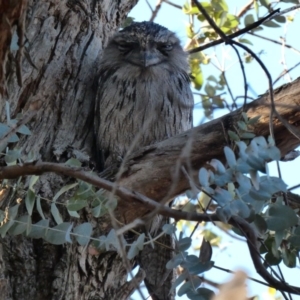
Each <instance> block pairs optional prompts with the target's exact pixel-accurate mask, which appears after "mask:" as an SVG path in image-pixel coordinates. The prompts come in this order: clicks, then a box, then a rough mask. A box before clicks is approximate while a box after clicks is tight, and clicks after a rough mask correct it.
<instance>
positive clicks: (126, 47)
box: [118, 44, 133, 52]
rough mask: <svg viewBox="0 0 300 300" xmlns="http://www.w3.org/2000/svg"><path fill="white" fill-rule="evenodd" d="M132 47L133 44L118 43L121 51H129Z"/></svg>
mask: <svg viewBox="0 0 300 300" xmlns="http://www.w3.org/2000/svg"><path fill="white" fill-rule="evenodd" d="M132 48H133V45H132V44H118V49H119V51H120V52H129V51H130V50H132Z"/></svg>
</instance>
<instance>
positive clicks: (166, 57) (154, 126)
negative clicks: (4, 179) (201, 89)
mask: <svg viewBox="0 0 300 300" xmlns="http://www.w3.org/2000/svg"><path fill="white" fill-rule="evenodd" d="M193 105H194V100H193V94H192V91H191V88H190V77H189V67H188V60H187V55H186V53H185V52H184V50H183V48H182V46H181V45H180V40H179V38H178V37H177V36H176V34H175V33H174V32H172V31H170V30H169V29H167V28H165V27H163V26H161V25H159V24H156V23H153V22H147V21H144V22H133V23H132V24H130V25H129V26H127V27H125V28H123V29H121V30H120V31H118V32H117V33H116V34H115V35H113V37H112V38H111V39H110V40H109V42H108V44H107V47H106V48H105V49H104V51H103V55H102V58H101V61H100V72H99V81H98V85H97V92H96V103H95V121H94V128H95V139H96V151H97V155H98V160H99V168H102V169H103V170H105V169H106V168H109V167H110V166H111V165H113V164H116V163H120V162H122V161H123V160H124V159H125V158H126V156H127V155H129V154H130V153H132V152H133V151H135V150H137V149H140V148H142V147H144V146H149V145H152V144H155V143H158V142H160V141H162V140H165V139H168V138H170V137H172V136H175V135H177V134H179V133H182V132H184V131H186V130H188V129H190V128H191V127H192V122H193V117H192V114H193ZM157 219H158V220H159V221H157ZM167 221H168V220H166V219H165V218H163V217H158V218H156V224H158V227H159V228H158V229H157V227H156V229H154V231H155V233H156V234H157V233H158V232H161V227H162V226H163V224H164V222H167ZM166 239H168V238H166V237H164V241H166ZM169 243H172V241H171V240H170V239H169ZM146 249H148V250H145V252H144V253H143V251H144V250H143V251H142V254H141V255H140V265H141V266H142V267H143V268H144V269H147V268H148V267H149V266H147V265H148V264H149V261H150V262H151V260H152V258H153V259H154V260H157V259H158V258H161V257H162V255H160V254H159V251H160V250H161V249H157V252H156V253H155V251H154V250H153V249H152V250H151V249H150V248H147V247H146ZM147 251H148V252H147ZM169 254H170V253H169ZM169 254H167V255H166V258H169V259H170V258H171V256H170V255H169ZM165 263H166V262H164V266H163V267H164V269H165ZM151 265H152V266H154V265H155V266H157V264H155V262H154V261H152V264H151ZM148 271H149V272H148V273H149V274H147V270H146V278H145V284H146V286H147V288H148V291H149V293H150V294H151V296H152V299H158V300H163V299H172V297H171V296H170V294H168V293H169V290H168V289H170V286H171V285H170V284H169V285H167V284H166V285H163V284H162V281H161V280H162V278H161V277H166V276H165V275H161V276H159V275H158V272H156V273H155V270H154V271H153V268H152V270H151V268H150V269H149V270H148ZM161 273H162V272H161ZM172 276H173V275H172V274H170V276H169V277H168V276H167V277H168V278H169V279H170V278H171V277H172ZM166 286H167V288H166ZM162 288H163V289H164V290H163V291H162V290H161V289H162Z"/></svg>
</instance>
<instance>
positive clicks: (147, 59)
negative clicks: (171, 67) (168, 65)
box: [128, 48, 160, 68]
mask: <svg viewBox="0 0 300 300" xmlns="http://www.w3.org/2000/svg"><path fill="white" fill-rule="evenodd" d="M128 60H129V61H130V62H131V63H133V64H135V65H138V66H141V67H143V68H148V67H150V66H154V65H156V64H158V63H160V58H159V56H158V55H157V53H156V52H155V50H153V49H147V48H146V49H143V50H138V51H136V52H132V53H131V54H130V56H129V57H128Z"/></svg>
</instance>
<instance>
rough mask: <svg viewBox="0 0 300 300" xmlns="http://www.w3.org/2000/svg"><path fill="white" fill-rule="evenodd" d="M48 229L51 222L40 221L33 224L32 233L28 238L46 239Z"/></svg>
mask: <svg viewBox="0 0 300 300" xmlns="http://www.w3.org/2000/svg"><path fill="white" fill-rule="evenodd" d="M48 228H49V220H46V219H43V220H40V221H39V222H37V223H35V224H32V226H31V231H30V232H29V233H28V234H27V236H28V237H29V238H34V239H40V238H45V236H46V232H47V230H48Z"/></svg>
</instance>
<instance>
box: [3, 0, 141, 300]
mask: <svg viewBox="0 0 300 300" xmlns="http://www.w3.org/2000/svg"><path fill="white" fill-rule="evenodd" d="M136 2H137V0H118V1H116V0H102V1H92V0H77V1H74V0H69V1H61V0H54V1H48V0H38V1H33V0H29V1H26V0H20V1H0V17H1V18H0V19H1V21H0V22H1V23H0V32H1V35H0V36H1V37H0V43H1V44H0V62H1V68H0V82H1V85H0V94H1V96H0V97H2V99H1V101H0V111H1V122H3V123H5V122H6V110H5V101H8V103H9V104H10V110H11V118H16V116H17V115H18V114H19V113H23V112H24V113H25V112H28V111H31V112H34V113H35V114H34V118H33V119H31V121H30V123H28V124H27V125H28V126H29V128H30V130H31V131H32V135H31V136H29V137H28V138H23V139H22V140H21V141H20V146H22V149H23V151H22V153H23V155H24V156H27V155H29V153H31V155H33V157H34V158H35V159H42V160H43V161H55V162H64V161H66V159H68V158H70V157H76V158H78V159H79V160H80V161H82V162H83V163H84V164H85V165H86V166H88V165H90V164H91V161H92V159H91V153H92V149H93V109H94V102H93V101H94V99H95V89H93V83H94V82H95V78H96V77H97V73H98V71H99V68H98V66H99V59H100V56H101V50H102V49H103V47H104V46H105V45H106V43H107V41H108V39H109V38H110V37H111V35H112V34H113V33H114V32H115V31H116V30H117V29H118V28H119V27H120V26H121V24H122V22H123V21H124V19H125V18H126V15H127V13H128V12H129V11H130V9H131V8H132V7H133V6H134V5H135V4H136ZM23 21H24V22H23ZM23 34H24V39H23V38H22V36H23ZM17 39H18V40H19V49H18V50H14V49H15V48H16V43H15V42H14V44H12V47H11V49H12V50H11V51H10V44H11V40H13V41H15V40H17ZM21 54H23V55H22V59H20V58H21ZM96 82H97V81H96ZM21 84H22V86H20V85H21ZM68 180H69V179H68V178H61V177H59V176H57V175H54V174H51V175H46V176H42V178H41V180H40V183H39V184H38V185H37V186H36V192H37V193H39V194H40V195H41V196H42V197H45V198H47V199H51V198H52V197H53V195H55V193H56V192H57V191H58V190H59V189H60V187H61V186H63V185H65V184H66V182H67V181H68ZM8 192H11V189H9V190H8ZM8 198H9V197H4V199H5V200H3V201H2V202H1V209H3V210H4V209H5V207H6V206H7V205H8V200H7V199H8ZM13 201H15V200H13ZM10 204H14V202H13V203H10ZM95 226H96V227H97V226H99V227H100V225H99V224H98V225H97V224H96V225H95ZM99 231H100V230H99ZM0 264H1V267H0V278H1V280H0V291H1V293H0V295H1V296H0V297H1V299H55V300H57V299H126V298H124V297H125V295H126V293H129V292H130V289H131V291H132V289H133V287H132V284H131V286H129V284H128V283H126V284H125V285H124V283H125V282H126V279H127V272H126V270H125V268H124V266H123V263H122V261H121V259H120V257H119V256H118V255H117V254H116V252H105V253H100V254H99V253H97V254H96V255H93V256H92V255H90V254H89V253H87V249H85V248H83V247H80V246H78V245H71V246H70V245H65V246H53V245H50V244H48V243H46V242H44V241H42V240H31V239H26V238H24V237H22V236H17V237H9V236H7V237H5V238H4V239H1V247H0ZM139 276H140V277H139ZM142 279H143V276H142V275H141V274H139V275H138V278H137V282H139V281H141V280H142ZM123 285H124V286H123ZM122 286H123V288H124V289H123V290H122ZM122 291H123V292H122Z"/></svg>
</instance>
